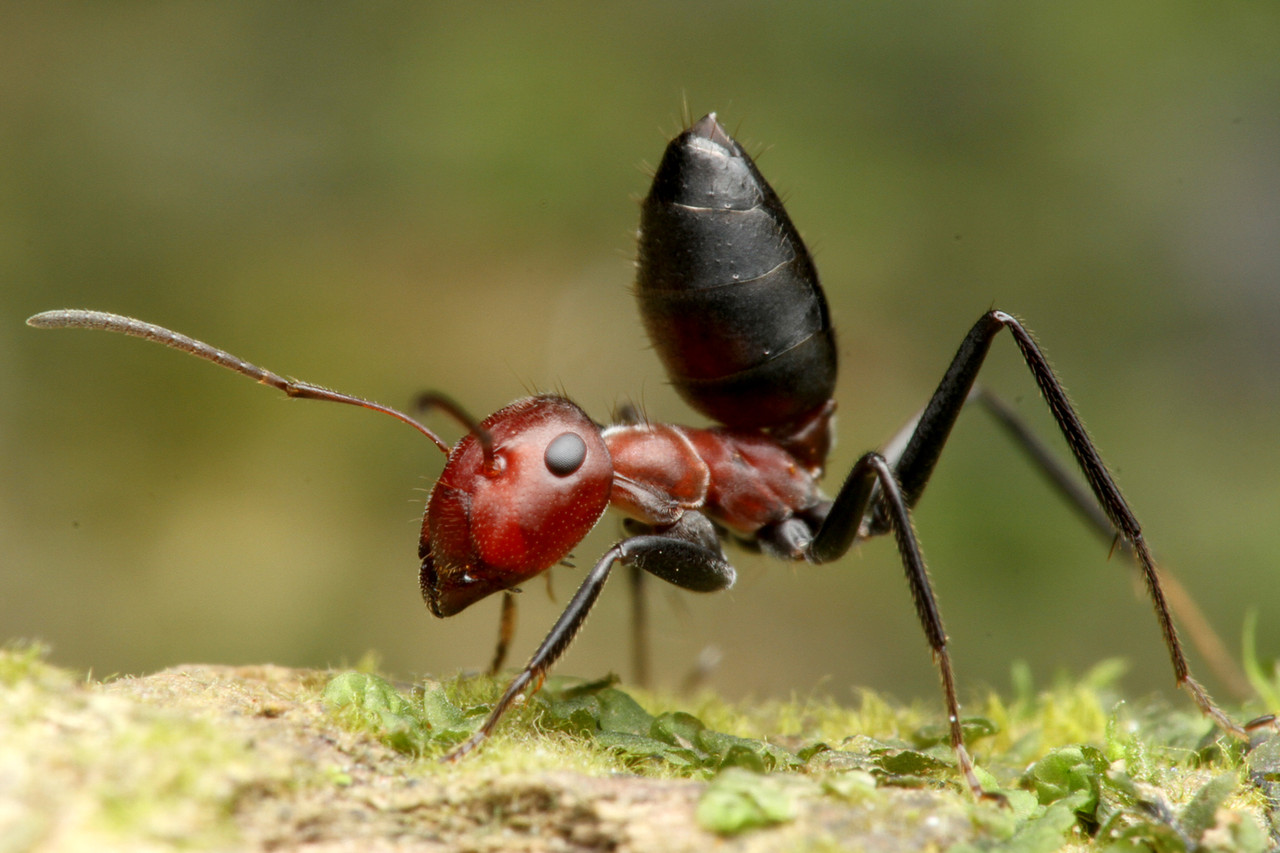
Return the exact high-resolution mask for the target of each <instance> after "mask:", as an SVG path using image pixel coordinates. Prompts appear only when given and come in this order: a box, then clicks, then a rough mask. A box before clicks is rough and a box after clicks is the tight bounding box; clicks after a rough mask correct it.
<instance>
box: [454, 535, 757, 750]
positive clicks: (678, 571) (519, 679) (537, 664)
mask: <svg viewBox="0 0 1280 853" xmlns="http://www.w3.org/2000/svg"><path fill="white" fill-rule="evenodd" d="M617 563H622V564H624V565H629V566H636V567H639V568H640V569H642V570H644V571H646V572H649V573H650V574H653V575H656V576H658V577H660V578H662V579H663V580H665V581H668V582H669V583H673V584H675V585H676V586H679V587H682V588H684V589H689V590H693V591H695V592H715V591H718V590H723V589H728V588H729V587H731V586H733V582H734V580H735V578H736V574H735V573H734V570H733V567H732V566H731V565H729V562H728V561H727V560H726V559H725V558H724V554H723V552H722V551H721V550H720V545H719V542H718V540H717V538H716V533H715V528H714V527H713V526H712V524H711V522H710V521H709V520H707V518H706V517H705V516H703V515H701V514H700V513H697V512H686V513H685V514H684V516H683V517H682V518H681V519H680V520H679V521H677V522H676V523H675V524H672V525H669V526H667V527H664V528H661V529H660V531H659V532H654V533H649V534H643V535H640V536H633V537H631V538H629V539H624V540H623V541H621V542H619V543H617V544H616V545H614V546H613V547H612V548H610V549H609V550H608V551H606V552H605V554H604V556H603V557H601V558H600V560H599V562H597V563H596V564H595V566H594V567H593V568H592V569H591V571H590V572H588V573H587V577H586V579H585V580H583V582H582V585H581V586H579V587H578V591H577V592H575V593H574V594H573V598H572V599H570V601H569V605H568V606H567V607H566V608H565V609H564V612H563V613H561V614H560V618H559V619H557V620H556V623H555V624H554V625H553V626H552V627H551V631H550V632H549V633H548V634H547V637H546V639H545V640H543V641H542V644H541V645H540V646H538V649H537V651H535V652H534V653H533V657H531V658H529V662H528V663H527V664H525V667H524V669H522V670H521V671H520V673H519V674H518V675H516V677H515V678H514V679H512V681H511V683H510V684H509V685H508V686H507V689H506V690H505V691H503V693H502V696H501V697H499V699H498V701H497V703H496V704H495V705H494V706H493V710H492V711H490V712H489V716H488V718H487V719H486V720H485V721H484V724H483V725H482V726H481V727H480V729H479V731H477V732H476V733H475V734H474V735H472V736H471V737H470V738H469V739H467V740H466V741H464V742H463V743H462V744H460V745H459V746H457V747H455V748H454V749H453V750H451V751H450V752H449V753H448V754H446V755H445V757H444V760H445V761H457V760H458V759H460V758H462V757H463V756H464V755H466V754H467V753H468V752H471V751H472V750H473V749H475V748H476V747H477V746H479V745H480V744H481V743H482V742H483V741H484V739H485V738H487V737H488V736H489V735H490V734H492V733H493V730H494V728H495V727H496V726H497V725H498V721H499V720H500V719H502V715H503V714H505V713H506V711H507V708H509V707H510V706H511V703H512V702H514V701H515V699H516V697H517V696H519V695H520V694H522V693H523V692H524V691H525V690H527V689H528V688H529V687H530V686H532V687H533V690H534V691H535V692H536V691H537V690H538V688H540V687H541V686H542V682H543V679H545V678H546V675H547V671H548V670H549V669H550V668H551V667H552V666H553V665H554V664H555V662H556V661H557V660H559V659H560V656H561V655H563V654H564V653H565V650H566V649H568V648H569V644H570V643H571V642H573V638H574V637H575V636H577V633H578V631H579V629H581V628H582V625H583V623H584V622H585V621H586V619H587V614H588V613H590V612H591V608H592V606H593V605H594V604H595V603H596V599H598V598H599V597H600V592H601V591H602V590H603V589H604V584H605V581H607V580H608V579H609V573H610V572H611V571H613V567H614V565H615V564H617Z"/></svg>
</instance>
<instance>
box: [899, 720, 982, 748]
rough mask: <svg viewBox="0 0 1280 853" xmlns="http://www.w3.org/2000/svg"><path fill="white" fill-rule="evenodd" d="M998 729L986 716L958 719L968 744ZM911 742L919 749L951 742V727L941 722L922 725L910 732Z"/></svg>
mask: <svg viewBox="0 0 1280 853" xmlns="http://www.w3.org/2000/svg"><path fill="white" fill-rule="evenodd" d="M999 731H1000V727H999V726H998V725H996V724H995V722H993V721H992V720H989V719H987V718H986V717H964V718H962V719H961V720H960V733H961V737H962V738H963V739H964V742H965V745H966V746H968V745H970V744H972V743H973V742H974V741H977V740H978V739H980V738H984V737H990V736H991V735H993V734H996V733H997V732H999ZM911 742H912V744H914V745H915V746H916V747H918V748H919V749H928V748H929V747H931V746H938V745H940V744H947V745H948V746H949V745H950V744H951V727H950V726H946V725H943V724H941V723H929V724H927V725H923V726H921V727H920V728H918V729H916V730H915V731H914V732H912V733H911Z"/></svg>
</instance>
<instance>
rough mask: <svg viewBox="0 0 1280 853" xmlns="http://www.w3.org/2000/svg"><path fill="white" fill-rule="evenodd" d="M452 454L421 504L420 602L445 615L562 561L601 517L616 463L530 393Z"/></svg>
mask: <svg viewBox="0 0 1280 853" xmlns="http://www.w3.org/2000/svg"><path fill="white" fill-rule="evenodd" d="M480 428H481V430H483V431H484V432H486V433H487V434H488V436H489V438H490V448H491V452H488V453H486V449H485V447H484V443H483V442H482V441H481V439H479V438H478V437H477V435H476V434H475V433H474V432H473V433H471V434H469V435H467V436H466V437H464V438H463V439H462V440H461V441H459V442H458V443H457V445H456V446H455V447H454V448H453V451H452V452H451V453H450V454H449V461H448V462H446V463H445V467H444V471H443V472H442V473H441V474H440V479H439V480H437V481H436V484H435V487H434V488H433V489H432V490H431V497H430V498H428V499H427V511H426V515H425V517H424V518H423V520H422V539H421V541H420V543H419V546H418V555H419V556H420V557H421V558H422V569H421V572H420V573H419V576H418V580H419V584H420V585H421V587H422V597H423V598H424V599H425V600H426V602H427V606H428V607H430V608H431V612H432V613H434V614H435V615H436V616H452V615H453V614H455V613H457V612H459V611H460V610H463V609H464V608H466V607H468V606H469V605H471V604H472V603H474V602H476V601H479V600H480V599H481V598H484V597H485V596H486V595H489V594H490V593H494V592H497V591H499V590H503V589H510V588H511V587H514V586H517V585H518V584H521V583H523V582H524V581H526V580H528V579H529V578H531V577H533V576H534V575H537V574H538V573H539V572H542V571H545V570H546V569H548V568H550V567H551V566H553V565H555V564H556V563H557V562H559V561H560V560H562V559H564V558H565V557H566V556H567V555H568V554H569V551H570V550H571V549H572V548H573V546H574V545H577V544H578V543H579V542H580V541H582V538H583V537H584V536H586V535H587V533H588V531H590V530H591V528H592V527H594V526H595V523H596V522H597V521H598V520H599V519H600V516H601V515H603V514H604V511H605V509H606V508H607V507H608V505H609V492H610V489H611V488H612V485H613V462H612V460H611V459H610V458H609V451H608V450H607V449H606V447H605V444H604V440H603V439H602V438H601V437H600V429H599V427H597V426H596V424H595V423H594V422H592V420H591V419H590V418H588V417H587V415H586V413H585V412H583V411H582V409H580V408H578V407H577V406H576V405H575V404H573V403H572V402H570V401H569V400H566V399H565V398H563V397H558V396H551V395H547V396H541V397H528V398H526V399H523V400H518V401H516V402H514V403H512V404H511V405H509V406H507V407H506V408H504V409H500V410H498V411H497V412H495V413H493V414H492V415H490V416H489V417H488V418H486V419H485V420H484V422H483V423H481V424H480Z"/></svg>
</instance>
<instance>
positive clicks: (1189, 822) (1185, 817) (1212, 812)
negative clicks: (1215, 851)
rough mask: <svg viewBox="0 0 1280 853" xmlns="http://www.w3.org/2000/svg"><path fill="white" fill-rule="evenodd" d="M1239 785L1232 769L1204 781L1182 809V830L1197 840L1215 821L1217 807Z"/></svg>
mask: <svg viewBox="0 0 1280 853" xmlns="http://www.w3.org/2000/svg"><path fill="white" fill-rule="evenodd" d="M1238 787H1240V777H1239V775H1237V774H1236V773H1235V772H1234V771H1233V772H1231V773H1223V774H1222V775H1221V776H1217V777H1215V778H1213V779H1211V780H1210V781H1208V782H1206V783H1205V784H1204V786H1203V787H1202V788H1200V790H1199V791H1196V795H1195V796H1194V797H1192V798H1191V802H1189V803H1187V804H1186V806H1184V807H1183V809H1182V814H1181V815H1180V816H1179V822H1180V823H1181V824H1182V831H1183V832H1185V833H1186V834H1187V836H1188V837H1190V838H1191V839H1192V840H1194V841H1199V840H1200V839H1201V837H1202V836H1203V835H1204V833H1205V830H1208V829H1211V828H1212V827H1213V825H1214V824H1215V823H1217V815H1218V809H1219V808H1221V807H1222V804H1223V803H1225V802H1226V801H1227V798H1228V797H1230V796H1231V795H1232V794H1233V793H1235V790H1236V788H1238Z"/></svg>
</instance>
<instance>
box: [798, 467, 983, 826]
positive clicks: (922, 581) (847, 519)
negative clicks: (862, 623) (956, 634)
mask: <svg viewBox="0 0 1280 853" xmlns="http://www.w3.org/2000/svg"><path fill="white" fill-rule="evenodd" d="M877 498H878V504H879V506H880V507H881V508H884V510H885V513H886V515H887V518H888V522H889V526H890V527H891V528H892V530H893V532H894V536H895V538H896V539H897V544H898V553H899V555H900V556H901V557H902V567H903V569H904V570H905V571H906V574H907V583H908V584H909V585H910V587H911V598H912V599H913V601H914V602H915V606H916V613H917V615H918V616H919V617H920V625H921V627H922V628H923V629H924V634H925V637H926V638H927V639H928V641H929V648H930V650H932V652H933V659H934V662H935V663H937V665H938V672H939V674H940V675H941V677H942V693H943V697H944V699H945V700H946V705H947V722H948V728H949V730H950V736H951V749H952V750H953V751H954V752H955V754H956V762H957V763H958V764H959V765H960V772H961V773H962V774H964V778H965V782H966V783H967V784H968V785H969V790H970V791H971V792H972V793H973V795H974V797H976V798H977V799H980V800H981V799H987V800H997V801H1003V800H1004V797H1003V796H1001V795H1000V794H992V793H988V792H987V791H985V790H983V788H982V783H981V782H979V781H978V776H977V774H976V773H975V772H974V769H973V759H972V758H970V757H969V752H968V750H966V749H965V746H964V731H963V729H962V728H961V725H960V700H959V699H958V698H957V696H956V678H955V672H954V671H953V670H952V668H951V656H950V655H949V654H948V653H947V633H946V631H945V630H944V629H943V627H942V615H941V613H940V612H939V611H938V602H937V599H936V598H935V597H934V594H933V585H932V584H931V583H930V582H929V574H928V571H927V570H926V568H925V564H924V556H923V555H922V554H921V553H920V544H919V543H918V542H917V541H916V534H915V529H914V527H913V525H912V523H911V511H910V509H909V508H908V506H907V502H906V498H905V496H904V495H903V494H902V491H901V489H900V487H899V486H898V481H897V479H895V477H894V473H893V469H892V468H891V467H890V466H889V463H888V462H887V461H886V460H885V458H884V457H883V456H881V455H880V454H879V453H874V452H872V453H867V454H866V455H864V456H863V457H862V458H861V459H859V460H858V461H857V463H856V464H855V465H854V466H853V470H852V471H850V472H849V476H848V477H847V478H846V479H845V481H844V485H842V486H841V487H840V492H839V493H838V494H837V495H836V499H835V501H834V503H833V504H832V505H831V511H830V513H828V515H827V517H826V520H825V521H823V523H822V526H821V527H819V528H818V531H817V533H816V534H814V537H813V539H812V541H810V543H809V546H808V549H807V554H806V556H808V558H809V559H810V560H811V561H812V562H815V563H826V562H830V561H832V560H836V559H839V558H840V557H841V556H842V555H843V554H844V553H845V552H846V551H847V550H849V547H850V546H851V545H852V544H853V541H854V539H855V537H856V535H857V532H858V528H859V525H860V522H861V519H862V518H863V517H864V516H865V515H866V514H867V511H868V509H869V508H870V507H871V502H872V500H873V499H877Z"/></svg>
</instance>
